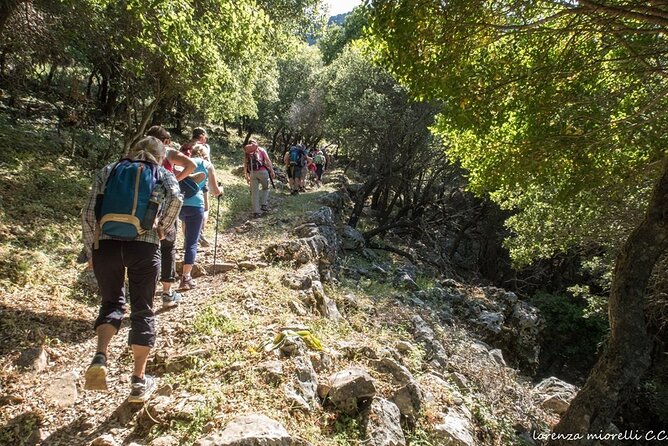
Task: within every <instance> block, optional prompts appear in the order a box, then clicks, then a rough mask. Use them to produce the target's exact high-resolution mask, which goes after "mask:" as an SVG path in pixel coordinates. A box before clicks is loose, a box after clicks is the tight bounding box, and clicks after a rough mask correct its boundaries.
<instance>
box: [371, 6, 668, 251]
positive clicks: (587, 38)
mask: <svg viewBox="0 0 668 446" xmlns="http://www.w3.org/2000/svg"><path fill="white" fill-rule="evenodd" d="M372 6H373V8H372V9H371V13H370V15H369V17H370V24H371V29H372V32H373V34H374V35H375V36H376V38H375V45H376V49H377V53H376V54H378V55H379V57H378V59H379V61H381V63H383V64H384V65H386V66H388V67H389V68H390V69H391V70H392V72H394V73H395V74H396V75H397V77H398V78H399V79H400V80H401V81H402V82H403V83H404V84H405V85H406V86H408V87H409V88H410V89H411V91H412V92H413V94H414V95H415V96H416V97H418V98H435V99H438V100H440V101H442V103H443V104H444V108H443V112H442V114H441V116H440V118H439V120H438V122H437V124H436V125H435V127H434V129H433V130H434V132H435V133H436V134H437V135H439V136H441V137H442V138H443V139H444V140H446V141H448V142H449V146H450V149H449V153H450V155H451V156H452V157H453V158H454V159H457V160H458V161H460V162H461V163H462V165H463V166H464V167H465V168H466V169H467V170H468V172H469V179H470V187H471V188H472V189H473V190H475V191H477V192H478V193H485V192H491V193H492V197H493V198H494V199H495V201H497V202H499V203H501V204H502V205H503V206H504V207H506V208H508V209H514V210H516V211H517V212H518V213H517V214H516V215H515V216H514V217H513V218H512V219H510V220H509V222H508V224H509V226H510V227H511V229H513V230H514V231H515V233H516V234H517V237H516V238H515V239H514V240H513V241H511V242H510V243H511V247H512V249H513V252H514V254H515V256H516V258H518V259H522V260H523V261H527V260H529V259H530V258H535V257H541V256H547V255H549V254H550V253H551V252H553V251H554V250H561V249H565V247H567V246H570V245H572V244H575V243H576V242H579V243H582V242H593V241H595V242H597V243H602V242H603V241H604V240H602V238H601V237H600V235H602V234H605V235H606V236H607V237H608V238H607V242H608V243H610V244H616V243H617V242H618V240H619V239H620V238H623V237H624V234H625V233H627V231H628V230H629V227H631V226H629V225H628V224H627V223H626V222H628V221H636V220H637V219H638V218H640V217H641V212H640V209H642V206H643V204H644V203H645V202H646V200H647V197H648V195H647V190H648V189H647V187H648V185H649V184H651V180H652V178H655V177H656V174H657V172H658V170H657V167H658V165H657V161H659V160H661V159H662V158H664V157H665V156H666V147H668V146H667V143H668V140H667V139H666V132H665V131H664V129H665V128H666V125H668V117H667V116H666V115H665V113H663V110H665V109H666V106H668V100H667V99H666V98H667V96H668V81H667V80H666V77H665V76H664V73H662V72H661V70H660V69H657V68H654V67H660V66H661V65H663V64H664V63H663V62H665V61H663V60H662V59H663V56H662V54H665V48H666V44H667V43H668V42H667V41H666V37H665V36H664V35H663V34H660V33H647V32H643V33H637V32H632V31H620V29H626V30H630V29H632V28H633V27H636V28H637V27H640V28H644V29H647V28H648V27H647V26H646V25H645V24H642V23H638V22H637V21H635V22H634V21H633V20H631V19H619V18H616V17H607V18H606V17H603V16H602V15H601V14H600V13H598V12H596V13H591V14H582V13H580V12H579V11H577V10H575V9H574V8H575V7H576V6H577V4H575V3H573V4H571V3H562V2H552V1H539V2H529V1H526V2H522V1H520V2H487V1H464V0H455V1H448V2H441V1H436V0H423V1H421V2H420V7H418V8H414V7H413V6H414V5H413V4H412V2H409V1H406V0H403V1H382V0H381V1H374V2H373V5H372ZM640 191H642V193H641V192H640ZM612 210H615V212H612ZM623 210H626V211H625V212H624V211H623ZM634 212H635V213H636V214H634ZM617 218H621V219H623V220H624V221H618V220H615V219H617ZM604 227H605V230H604V229H603V228H604ZM583 228H585V229H583ZM608 229H610V230H608Z"/></svg>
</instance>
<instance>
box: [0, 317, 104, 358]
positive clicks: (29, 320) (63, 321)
mask: <svg viewBox="0 0 668 446" xmlns="http://www.w3.org/2000/svg"><path fill="white" fill-rule="evenodd" d="M0 314H2V317H0V333H2V336H0V356H5V355H7V354H9V353H10V352H12V351H16V350H17V349H20V348H24V347H27V346H30V345H34V344H40V345H41V343H42V342H44V341H45V340H51V341H53V340H58V341H59V342H61V343H66V344H78V343H81V342H83V341H85V340H87V339H90V338H91V337H93V336H95V332H94V331H93V320H92V319H82V318H77V317H71V316H68V315H66V314H51V313H37V312H35V311H30V310H20V309H17V308H11V307H7V306H5V305H2V304H0Z"/></svg>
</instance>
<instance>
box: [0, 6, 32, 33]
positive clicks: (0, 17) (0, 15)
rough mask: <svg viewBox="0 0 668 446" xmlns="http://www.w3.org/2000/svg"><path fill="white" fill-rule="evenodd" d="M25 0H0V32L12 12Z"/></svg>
mask: <svg viewBox="0 0 668 446" xmlns="http://www.w3.org/2000/svg"><path fill="white" fill-rule="evenodd" d="M26 1H27V0H0V34H2V31H3V30H4V29H5V24H6V23H7V20H8V19H9V17H11V15H12V13H13V12H14V11H15V10H16V8H18V6H19V5H20V4H21V3H24V2H26Z"/></svg>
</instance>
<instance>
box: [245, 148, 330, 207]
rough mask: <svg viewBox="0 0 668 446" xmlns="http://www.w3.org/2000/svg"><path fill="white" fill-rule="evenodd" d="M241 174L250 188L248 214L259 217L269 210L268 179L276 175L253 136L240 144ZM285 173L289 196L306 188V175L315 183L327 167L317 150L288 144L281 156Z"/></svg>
mask: <svg viewBox="0 0 668 446" xmlns="http://www.w3.org/2000/svg"><path fill="white" fill-rule="evenodd" d="M244 152H245V156H244V174H245V177H246V181H247V182H248V184H249V185H250V187H251V205H252V211H253V213H252V217H253V218H259V217H261V216H262V213H264V212H268V211H269V182H271V183H272V184H273V181H274V179H275V178H276V173H275V172H274V167H273V165H272V163H271V158H270V157H269V155H268V154H267V151H266V150H265V149H263V148H262V147H260V146H259V145H258V144H257V141H255V140H254V139H251V140H249V142H248V144H246V145H245V146H244ZM283 164H284V165H285V169H286V171H287V174H288V183H289V187H290V194H291V195H298V194H299V193H300V192H305V191H306V178H307V176H308V175H309V174H310V175H312V177H313V180H314V182H315V184H316V185H321V184H322V174H323V173H324V171H325V169H326V167H327V157H326V156H325V154H324V152H322V151H321V150H320V149H317V148H315V149H312V150H310V151H309V150H306V148H305V147H304V146H303V145H300V144H296V145H293V146H291V147H290V150H288V151H286V152H285V155H284V156H283Z"/></svg>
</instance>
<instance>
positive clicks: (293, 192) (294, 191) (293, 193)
mask: <svg viewBox="0 0 668 446" xmlns="http://www.w3.org/2000/svg"><path fill="white" fill-rule="evenodd" d="M290 195H299V191H298V190H293V191H292V192H290Z"/></svg>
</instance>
